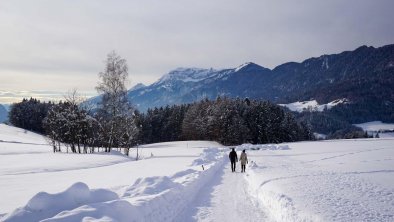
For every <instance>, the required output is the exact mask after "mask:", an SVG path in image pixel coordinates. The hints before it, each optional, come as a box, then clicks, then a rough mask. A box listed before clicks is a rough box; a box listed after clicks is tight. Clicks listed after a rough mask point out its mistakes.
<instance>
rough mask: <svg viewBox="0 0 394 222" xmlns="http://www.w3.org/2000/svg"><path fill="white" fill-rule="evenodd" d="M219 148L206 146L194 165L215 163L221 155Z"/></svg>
mask: <svg viewBox="0 0 394 222" xmlns="http://www.w3.org/2000/svg"><path fill="white" fill-rule="evenodd" d="M218 153H219V150H218V149H217V148H206V149H204V152H203V153H202V154H201V155H200V157H199V158H198V159H195V160H194V161H193V163H192V165H193V166H198V165H204V164H208V163H214V162H215V161H216V160H217V159H218V158H220V157H221V156H220V155H219V156H218Z"/></svg>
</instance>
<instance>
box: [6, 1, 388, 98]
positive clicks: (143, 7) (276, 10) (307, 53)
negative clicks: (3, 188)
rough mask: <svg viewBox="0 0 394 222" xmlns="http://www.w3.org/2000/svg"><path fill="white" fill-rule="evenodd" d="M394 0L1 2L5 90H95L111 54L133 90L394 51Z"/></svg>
mask: <svg viewBox="0 0 394 222" xmlns="http://www.w3.org/2000/svg"><path fill="white" fill-rule="evenodd" d="M392 8H394V1H392V0H377V1H370V0H347V1H343V0H331V1H316V0H300V1H293V0H277V1H269V0H248V1H239V0H215V1H185V0H172V1H166V0H146V1H136V0H134V1H121V0H114V1H104V0H94V1H93V0H86V1H68V0H59V1H50V0H37V1H29V0H25V1H3V2H2V4H1V7H0V35H1V39H2V41H0V50H1V52H2V53H1V54H0V89H7V90H55V91H56V90H60V91H67V90H68V89H70V88H74V87H77V88H79V89H83V90H86V91H94V86H95V85H96V82H97V81H98V77H97V74H98V73H99V72H100V71H101V70H103V69H104V63H103V61H104V60H105V57H106V54H107V53H108V52H110V51H111V50H116V51H117V52H118V53H119V54H120V55H121V56H122V57H124V58H126V59H127V61H128V64H129V66H130V77H131V84H130V87H131V86H132V85H134V84H136V83H138V82H143V83H152V82H153V81H155V80H157V79H158V78H160V76H161V75H163V74H165V73H167V72H168V71H170V70H172V69H174V68H176V67H180V66H182V67H188V66H192V67H202V68H210V67H214V68H231V67H236V66H238V65H240V64H242V63H244V62H246V61H253V62H256V63H258V64H260V65H263V66H266V67H269V68H273V67H275V66H276V65H279V64H282V63H284V62H288V61H302V60H304V59H307V58H309V57H312V56H319V55H321V54H329V53H339V52H341V51H344V50H353V49H355V48H357V47H358V46H360V45H364V44H366V45H373V46H382V45H385V44H392V43H394V23H393V21H394V13H392Z"/></svg>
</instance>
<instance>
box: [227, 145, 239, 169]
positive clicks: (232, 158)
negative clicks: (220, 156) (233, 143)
mask: <svg viewBox="0 0 394 222" xmlns="http://www.w3.org/2000/svg"><path fill="white" fill-rule="evenodd" d="M228 157H229V158H230V162H231V171H232V172H235V163H236V162H237V161H238V155H237V152H235V150H234V148H232V150H231V152H230V154H229V155H228Z"/></svg>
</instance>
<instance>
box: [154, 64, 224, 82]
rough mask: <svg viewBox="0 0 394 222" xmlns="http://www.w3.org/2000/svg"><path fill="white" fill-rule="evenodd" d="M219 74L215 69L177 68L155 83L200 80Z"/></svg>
mask: <svg viewBox="0 0 394 222" xmlns="http://www.w3.org/2000/svg"><path fill="white" fill-rule="evenodd" d="M216 74H217V70H215V69H212V68H211V69H201V68H177V69H175V70H172V71H171V72H169V73H168V74H165V75H164V76H163V77H161V78H160V79H159V80H158V81H157V82H155V83H154V84H153V85H161V84H168V83H170V82H174V81H183V82H199V81H201V80H204V79H207V78H211V77H213V76H215V75H216Z"/></svg>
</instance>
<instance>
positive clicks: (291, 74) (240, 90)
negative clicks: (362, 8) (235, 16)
mask: <svg viewBox="0 0 394 222" xmlns="http://www.w3.org/2000/svg"><path fill="white" fill-rule="evenodd" d="M393 90H394V45H393V44H391V45H386V46H382V47H378V48H375V47H373V46H360V47H358V48H356V49H355V50H353V51H343V52H340V53H337V54H324V55H321V56H318V57H311V58H308V59H305V60H303V61H302V62H287V63H283V64H281V65H278V66H276V67H275V68H273V69H268V68H265V67H263V66H260V65H258V64H256V63H253V62H247V63H244V64H242V65H240V66H238V67H235V68H226V69H213V68H208V69H204V68H186V67H183V68H177V69H175V70H172V71H170V72H168V73H167V74H165V75H164V76H162V77H161V78H160V79H159V80H157V81H156V82H154V83H153V84H151V85H148V86H142V87H137V88H134V89H132V90H129V91H128V97H129V98H130V100H131V101H132V103H133V104H135V105H136V108H137V109H139V110H141V111H146V110H147V109H148V108H153V107H161V106H166V105H173V104H182V103H192V102H195V101H198V100H201V99H215V98H217V97H218V96H227V97H232V98H246V97H247V98H250V99H258V100H269V101H271V102H273V103H277V104H279V103H281V104H286V103H293V102H296V101H311V100H316V101H317V102H318V103H319V104H325V103H329V102H331V101H334V100H337V99H346V100H347V101H348V103H347V104H348V105H351V104H358V105H359V106H362V105H360V104H364V105H365V106H368V107H370V109H371V110H370V111H372V112H373V110H372V107H374V108H376V109H387V110H392V109H393V106H394V105H393V104H394V91H393ZM387 107H388V108H387ZM385 115H386V114H385ZM387 115H388V114H387ZM387 115H386V116H387ZM388 116H390V115H388ZM378 117H379V116H376V118H378ZM371 118H372V117H371ZM389 118H391V119H393V120H394V116H393V117H389Z"/></svg>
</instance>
